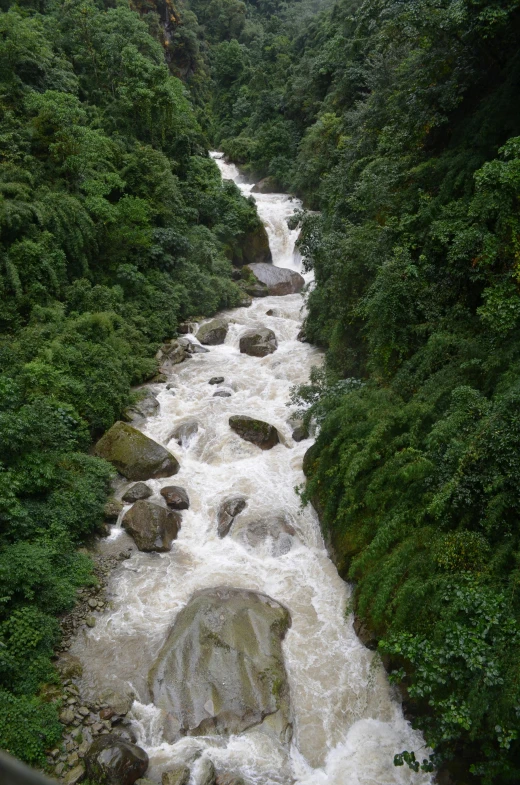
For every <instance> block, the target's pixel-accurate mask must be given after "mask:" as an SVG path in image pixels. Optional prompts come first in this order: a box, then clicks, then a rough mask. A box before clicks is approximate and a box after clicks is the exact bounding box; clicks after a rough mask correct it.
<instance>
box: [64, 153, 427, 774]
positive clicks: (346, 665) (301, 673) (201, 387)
mask: <svg viewBox="0 0 520 785" xmlns="http://www.w3.org/2000/svg"><path fill="white" fill-rule="evenodd" d="M213 156H214V157H215V158H217V163H218V164H219V167H220V169H221V172H222V174H223V177H224V178H229V179H233V180H235V181H237V182H238V184H239V187H240V188H241V189H242V191H243V192H244V193H249V191H250V189H251V186H248V185H246V184H245V183H241V182H240V178H239V173H238V171H237V169H236V167H234V166H232V165H229V164H226V163H225V162H224V161H222V160H221V159H219V158H218V155H217V154H213ZM254 196H255V198H256V200H257V205H258V211H259V214H260V216H261V218H262V220H264V222H265V223H266V227H267V231H268V234H269V239H270V244H271V249H272V252H273V260H274V263H275V264H277V265H278V266H282V267H292V268H293V269H299V267H300V260H299V257H298V255H297V254H295V253H294V245H295V241H296V238H297V231H290V230H289V229H288V227H287V223H286V219H287V218H288V217H289V216H290V215H291V214H292V213H293V212H294V210H295V209H296V208H298V207H299V206H300V205H299V202H298V201H297V200H291V199H290V198H289V197H288V196H285V195H283V194H274V195H273V194H270V195H256V194H255V195H254ZM303 304H304V301H303V298H302V296H301V295H299V294H296V295H288V296H285V297H265V298H261V299H256V300H255V301H254V303H253V305H252V306H251V307H250V308H239V309H236V310H233V311H229V312H226V313H225V314H224V316H225V318H226V319H228V321H229V323H230V326H229V331H228V335H227V339H226V342H225V344H224V345H222V346H215V347H211V348H210V352H209V353H207V354H197V355H195V356H194V357H193V358H192V359H190V360H189V361H187V362H185V363H183V364H182V365H180V366H177V367H176V368H175V370H174V371H173V373H172V376H171V381H172V382H173V383H174V385H175V387H174V388H173V389H172V390H166V389H165V386H164V385H161V386H158V387H157V388H156V389H157V390H160V392H159V393H158V399H159V401H160V412H159V414H158V415H156V416H154V417H151V418H149V419H148V420H147V421H146V423H145V425H144V426H143V427H142V430H143V431H144V432H145V433H146V434H147V435H148V436H150V437H152V438H153V439H155V440H157V441H158V442H160V443H162V444H164V445H165V446H167V447H168V448H169V449H170V450H171V451H172V452H173V453H174V454H175V455H176V457H177V458H178V459H179V461H180V464H181V469H180V471H179V473H178V474H177V475H176V476H175V477H174V478H169V479H161V480H150V481H148V484H149V485H150V487H151V488H153V491H154V495H153V496H152V497H151V501H155V502H158V503H159V502H160V503H163V502H162V497H160V495H159V491H160V489H161V488H162V487H164V486H166V485H170V484H172V483H173V484H175V485H181V486H184V487H185V488H186V489H187V491H188V494H189V497H190V501H191V506H190V509H189V510H186V511H184V512H183V513H182V528H181V531H180V533H179V537H178V539H177V540H176V541H175V542H174V544H173V548H172V550H171V552H170V553H166V554H145V553H135V555H134V556H132V558H131V559H129V560H127V561H125V562H123V563H122V564H121V567H120V568H119V569H118V570H117V572H116V573H114V575H113V577H112V581H111V585H110V594H111V599H112V608H111V610H110V611H108V612H106V613H105V614H103V615H100V616H99V617H98V620H97V624H96V627H95V628H93V629H92V630H88V631H85V632H83V633H81V634H80V636H79V637H78V638H77V639H76V641H75V643H74V645H73V648H72V653H74V654H76V655H78V656H79V657H80V658H81V659H82V661H83V664H84V684H83V687H84V690H85V691H86V692H88V693H90V694H91V695H92V696H95V695H96V694H97V693H98V692H99V690H100V689H102V688H104V687H112V688H114V689H122V688H128V686H130V687H131V688H132V689H133V690H134V691H135V693H136V695H137V696H138V700H137V701H136V703H135V704H134V707H133V710H132V717H133V719H134V729H135V730H136V733H137V737H138V743H139V744H140V745H141V746H142V747H144V748H145V749H146V750H147V752H148V754H149V756H150V769H149V772H148V774H147V775H146V776H148V777H151V778H153V779H156V780H158V781H159V780H160V774H161V772H162V771H164V770H167V769H168V768H169V766H171V764H172V762H174V761H183V762H188V763H191V762H193V761H194V760H196V758H197V757H198V756H200V754H201V753H202V754H203V755H204V756H209V757H210V758H211V760H212V761H213V762H214V764H215V766H216V768H217V771H230V772H236V773H237V774H240V775H241V776H243V777H244V778H245V779H246V782H247V783H248V785H253V784H254V785H292V784H293V783H297V784H298V785H391V784H392V785H393V784H394V783H395V785H397V783H399V784H400V785H404V784H405V783H406V784H408V783H410V785H411V783H417V785H423V784H425V783H428V782H430V781H431V777H430V775H428V774H423V773H419V774H414V773H413V772H411V771H410V770H408V769H406V768H404V767H401V768H396V767H394V766H393V756H394V754H395V753H396V752H400V751H402V750H403V749H409V750H412V749H414V750H415V751H416V753H419V754H421V757H422V755H423V754H424V755H426V754H427V750H425V749H424V742H423V740H422V738H421V736H420V734H419V733H417V732H415V731H413V730H412V728H411V726H410V725H409V723H408V722H406V721H405V720H404V718H403V715H402V710H401V706H400V704H399V702H398V700H397V699H396V696H395V695H394V692H393V690H392V689H391V688H390V686H389V684H388V681H387V678H386V675H385V672H384V670H383V668H382V666H381V664H380V662H379V659H378V657H377V655H375V654H374V653H373V652H371V651H369V650H368V649H366V648H365V647H364V646H363V645H362V644H361V643H360V641H359V640H358V638H357V636H356V635H355V633H354V630H353V627H352V619H351V618H349V617H346V615H345V609H346V607H347V603H348V599H349V593H350V590H349V587H348V586H347V585H346V584H345V583H344V582H343V581H342V580H341V579H340V578H339V576H338V574H337V571H336V568H335V567H334V565H333V564H332V562H331V561H330V559H329V558H328V555H327V553H326V550H325V547H324V545H323V541H322V538H321V534H320V530H319V524H318V521H317V518H316V515H315V513H314V511H313V510H312V508H310V507H307V508H305V509H303V510H302V509H301V507H300V503H299V498H298V496H297V494H296V492H295V487H296V486H297V485H299V484H301V483H302V482H303V479H304V478H303V473H302V459H303V455H304V453H305V451H306V450H307V449H308V447H309V446H310V444H311V443H312V441H311V440H310V439H307V440H305V441H303V442H300V443H295V442H294V441H293V440H292V437H291V433H292V430H293V425H292V424H291V423H290V422H289V420H290V417H291V408H290V407H288V406H287V402H288V400H289V396H290V390H291V387H292V386H293V385H295V384H299V383H302V382H305V381H307V379H308V377H309V372H310V369H311V367H312V366H313V365H316V364H320V363H321V362H322V356H321V354H320V352H318V350H316V349H315V348H313V347H312V346H310V345H309V344H303V343H300V342H299V341H297V340H296V336H297V334H298V331H299V330H300V327H301V320H302V308H303ZM270 309H272V310H273V315H272V316H267V315H266V311H268V310H270ZM259 326H262V327H264V326H265V327H270V328H271V329H272V330H274V332H275V334H276V336H277V339H278V349H277V351H276V352H275V353H274V354H272V355H269V356H267V357H264V358H256V357H249V356H247V355H243V354H240V352H239V349H238V342H239V337H240V335H241V333H242V332H243V331H244V330H246V329H249V328H250V327H259ZM213 376H224V377H225V382H224V383H223V384H222V385H220V387H223V388H225V389H227V390H229V391H230V392H232V395H231V397H227V398H220V397H218V398H213V397H212V396H213V393H214V392H215V391H216V389H218V388H217V387H215V386H212V385H209V384H208V381H209V379H210V378H211V377H213ZM233 414H248V415H250V416H254V417H257V418H259V419H262V420H266V421H267V422H269V423H271V424H273V425H274V426H276V428H277V429H278V431H279V433H280V437H281V443H280V444H278V445H277V446H276V447H274V448H273V449H272V450H269V451H265V452H264V451H261V450H259V449H258V448H257V447H256V446H254V445H252V444H250V443H248V442H245V441H243V440H241V439H240V438H239V437H238V436H237V435H236V434H234V433H233V432H232V431H231V430H230V428H229V425H228V419H229V417H230V416H231V415H233ZM193 419H195V420H197V421H198V423H199V429H198V432H197V434H195V435H194V436H192V437H191V438H190V439H189V440H188V442H187V443H185V444H183V446H182V447H179V445H178V444H177V443H176V442H175V441H174V440H171V439H170V437H171V433H172V431H173V430H174V429H175V428H176V427H177V426H178V425H180V424H181V423H182V422H184V421H186V420H193ZM131 484H132V483H128V484H125V485H124V486H122V487H121V489H120V493H123V492H124V490H125V489H126V487H128V486H129V485H131ZM237 493H240V494H243V495H244V496H246V497H247V499H248V506H247V508H246V510H245V511H244V512H243V513H242V515H241V518H242V516H245V517H246V518H250V519H251V520H258V519H260V518H262V517H265V516H269V517H273V515H276V514H279V513H282V514H284V515H285V517H286V518H288V519H289V520H290V522H291V524H292V526H293V527H294V529H295V530H296V536H295V537H294V538H293V545H292V548H291V550H290V551H289V552H288V553H285V554H284V555H282V556H276V555H274V553H275V552H276V551H275V549H273V543H272V542H269V541H266V542H265V543H264V544H263V545H261V546H259V547H256V548H254V549H253V548H250V547H246V546H245V545H244V544H243V543H242V542H240V541H238V540H237V539H234V538H233V536H232V534H230V535H228V536H227V537H225V538H224V539H219V537H218V536H217V531H216V517H217V510H218V507H219V504H220V502H221V501H222V499H224V498H226V497H228V496H230V495H234V494H237ZM130 542H131V540H130V538H129V537H128V536H127V535H126V534H125V533H124V532H123V531H122V530H121V529H120V528H118V527H116V528H115V529H114V530H113V532H112V535H111V538H110V541H109V543H108V544H107V546H106V547H111V548H112V549H113V548H114V547H117V548H119V545H121V549H122V548H123V546H125V545H126V544H128V543H130ZM223 584H225V585H229V586H234V587H238V588H246V589H252V590H258V591H261V592H264V593H266V594H268V595H270V596H271V597H273V598H274V599H276V600H277V601H279V602H280V603H282V604H284V605H285V606H286V607H287V608H288V609H289V611H290V613H291V617H292V626H291V628H290V630H289V631H288V633H287V635H286V638H285V640H284V643H283V649H284V655H285V662H286V668H287V672H288V677H289V685H290V692H291V704H292V713H293V723H294V736H293V740H292V743H291V745H290V747H284V746H283V745H281V744H279V743H277V742H276V741H274V740H273V738H271V737H268V736H267V735H265V734H263V733H261V732H259V731H255V730H254V729H252V730H250V731H248V732H246V733H244V734H240V735H237V736H233V737H231V738H230V739H227V738H218V737H197V738H194V737H190V738H186V739H183V740H182V741H180V742H177V743H176V744H174V745H172V744H168V743H167V742H165V741H164V739H163V736H162V716H161V713H160V711H159V710H158V709H156V708H155V706H154V705H153V704H152V703H151V702H150V695H149V693H148V688H147V674H148V671H149V669H150V667H151V666H152V664H153V662H154V660H155V658H156V656H157V654H158V652H159V649H160V647H161V645H162V643H163V642H164V639H165V637H166V635H167V633H168V631H169V629H170V628H171V626H172V624H173V622H174V620H175V617H176V614H177V613H178V612H179V610H180V609H181V608H183V607H184V605H185V604H186V603H187V602H188V600H189V599H190V597H191V595H192V594H193V593H194V592H195V591H197V590H199V589H204V588H210V587H215V586H220V585H223ZM198 765H199V764H198V763H194V765H193V766H192V779H191V785H197V783H198V778H197V771H198Z"/></svg>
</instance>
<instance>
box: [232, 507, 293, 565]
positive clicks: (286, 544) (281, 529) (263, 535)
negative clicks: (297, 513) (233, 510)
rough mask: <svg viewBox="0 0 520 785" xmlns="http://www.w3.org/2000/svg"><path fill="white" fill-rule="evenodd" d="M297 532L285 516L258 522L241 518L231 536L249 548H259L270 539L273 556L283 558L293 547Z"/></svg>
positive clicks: (276, 516) (234, 526) (263, 519)
mask: <svg viewBox="0 0 520 785" xmlns="http://www.w3.org/2000/svg"><path fill="white" fill-rule="evenodd" d="M295 535H296V531H295V529H294V527H293V526H292V525H291V523H290V522H289V521H288V520H287V518H286V516H285V515H274V516H272V517H267V518H261V519H256V520H247V519H245V518H242V517H241V518H240V519H239V520H238V521H237V522H236V523H233V531H232V533H231V536H232V537H233V538H234V539H236V540H238V541H239V542H241V543H242V545H245V546H246V547H248V548H257V547H258V546H259V545H262V544H263V543H264V542H265V541H266V540H268V539H269V542H270V548H271V554H272V555H273V556H283V555H284V553H288V552H289V551H290V550H291V548H292V545H293V541H294V540H293V538H294V536H295Z"/></svg>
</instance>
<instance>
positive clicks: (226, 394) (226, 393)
mask: <svg viewBox="0 0 520 785" xmlns="http://www.w3.org/2000/svg"><path fill="white" fill-rule="evenodd" d="M232 395H233V393H232V392H231V390H217V391H216V392H214V393H213V395H212V396H211V397H212V398H231V396H232Z"/></svg>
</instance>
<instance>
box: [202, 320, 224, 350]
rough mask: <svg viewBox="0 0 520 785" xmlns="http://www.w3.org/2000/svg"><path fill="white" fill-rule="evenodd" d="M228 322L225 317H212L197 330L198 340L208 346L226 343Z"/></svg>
mask: <svg viewBox="0 0 520 785" xmlns="http://www.w3.org/2000/svg"><path fill="white" fill-rule="evenodd" d="M227 331H228V324H227V322H226V321H225V320H224V319H212V320H211V321H210V322H206V324H203V325H201V327H199V329H198V332H197V340H198V341H200V342H201V343H202V344H204V345H206V346H218V345H219V344H221V343H224V341H225V340H226V335H227Z"/></svg>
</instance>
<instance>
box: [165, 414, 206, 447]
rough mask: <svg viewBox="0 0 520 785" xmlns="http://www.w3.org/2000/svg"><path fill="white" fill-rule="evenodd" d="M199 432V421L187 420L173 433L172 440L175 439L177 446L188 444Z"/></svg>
mask: <svg viewBox="0 0 520 785" xmlns="http://www.w3.org/2000/svg"><path fill="white" fill-rule="evenodd" d="M198 430H199V424H198V422H197V420H186V422H183V423H181V424H180V425H178V426H177V427H176V428H175V430H174V431H172V433H171V436H170V439H175V441H176V442H177V444H180V445H182V444H186V443H187V442H188V440H189V439H190V438H191V437H192V436H194V435H195V434H196V433H197V431H198Z"/></svg>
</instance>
